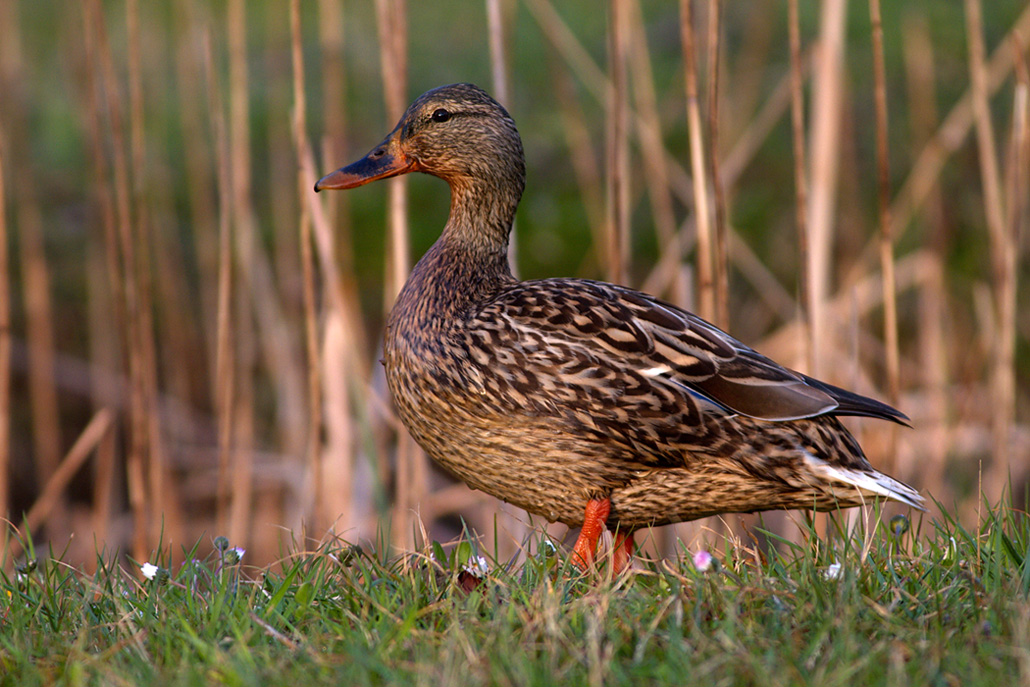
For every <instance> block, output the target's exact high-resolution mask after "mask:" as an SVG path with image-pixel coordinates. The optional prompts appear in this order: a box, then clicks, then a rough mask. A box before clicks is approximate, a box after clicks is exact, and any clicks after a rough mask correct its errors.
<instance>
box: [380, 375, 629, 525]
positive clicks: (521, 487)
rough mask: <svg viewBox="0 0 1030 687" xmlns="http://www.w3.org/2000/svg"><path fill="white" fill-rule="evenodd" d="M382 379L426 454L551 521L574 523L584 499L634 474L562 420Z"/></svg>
mask: <svg viewBox="0 0 1030 687" xmlns="http://www.w3.org/2000/svg"><path fill="white" fill-rule="evenodd" d="M387 380H388V382H389V385H390V391H391V394H392V395H393V400H394V405H395V406H396V408H397V412H398V415H399V416H400V418H401V421H402V422H403V423H404V425H405V426H406V427H407V428H408V431H409V432H410V433H411V435H412V436H413V437H414V438H415V440H416V441H417V442H418V444H419V445H420V446H421V447H422V448H423V449H424V450H425V451H426V453H427V454H428V455H429V456H430V457H431V458H432V459H433V460H434V461H436V462H437V463H438V464H439V465H440V466H441V467H443V468H444V469H445V470H446V471H448V472H449V473H451V474H452V475H454V476H455V477H457V478H458V479H460V480H461V481H463V482H465V483H466V484H468V485H469V486H470V487H472V488H473V489H479V490H481V491H484V492H486V493H487V494H490V495H491V496H495V497H496V498H499V499H501V500H503V501H507V502H508V503H511V504H513V505H515V506H518V507H519V508H523V509H525V510H527V511H529V512H530V513H533V514H534V515H539V516H542V517H544V518H546V519H547V520H549V521H551V522H562V523H565V524H567V525H569V526H578V525H581V524H582V522H583V513H584V509H585V507H586V503H587V501H588V500H589V499H591V498H601V497H604V496H607V495H608V494H609V493H610V492H611V491H612V490H613V489H615V488H618V487H620V486H623V485H626V484H628V483H629V482H631V481H632V480H633V479H634V477H635V476H637V475H638V474H640V472H641V470H639V469H638V468H637V467H636V466H634V465H633V463H632V461H627V460H626V459H625V456H623V457H621V458H616V457H615V456H614V455H612V447H611V446H607V445H605V444H603V443H602V442H600V441H591V440H590V439H589V438H586V437H583V436H580V435H577V434H575V433H573V432H571V431H569V430H567V429H566V428H565V427H563V423H562V421H561V420H560V418H556V417H549V416H539V415H530V414H519V413H517V412H514V411H510V409H509V410H508V411H505V410H504V409H499V408H496V407H494V406H493V405H492V404H491V402H490V399H487V398H484V399H482V400H480V399H477V398H476V397H475V396H473V395H468V394H462V395H461V396H460V398H455V396H454V394H450V393H447V386H446V385H433V384H432V383H431V381H430V380H429V379H427V378H425V377H422V376H420V377H418V378H413V377H411V376H408V375H405V374H404V373H403V371H401V372H397V371H396V370H391V368H390V365H389V360H388V366H387Z"/></svg>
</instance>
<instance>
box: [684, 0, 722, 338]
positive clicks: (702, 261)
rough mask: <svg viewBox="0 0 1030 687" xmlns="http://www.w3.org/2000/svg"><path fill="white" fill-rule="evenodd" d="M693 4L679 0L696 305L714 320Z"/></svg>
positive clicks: (699, 312)
mask: <svg viewBox="0 0 1030 687" xmlns="http://www.w3.org/2000/svg"><path fill="white" fill-rule="evenodd" d="M692 4H693V1H692V0H680V40H681V42H682V48H683V63H684V72H685V83H686V93H687V133H688V135H689V137H690V171H691V178H692V179H693V189H694V198H693V199H694V221H695V223H696V226H697V309H698V314H699V315H701V317H703V318H704V319H706V320H708V321H710V322H711V321H714V320H715V317H716V314H715V282H714V277H713V274H712V266H713V254H714V247H713V237H712V224H711V215H710V212H709V209H708V178H707V177H708V175H707V171H706V165H705V159H706V154H705V144H704V132H703V131H702V130H701V105H700V102H699V98H698V79H697V48H696V47H695V43H696V41H695V38H694V16H693V8H692Z"/></svg>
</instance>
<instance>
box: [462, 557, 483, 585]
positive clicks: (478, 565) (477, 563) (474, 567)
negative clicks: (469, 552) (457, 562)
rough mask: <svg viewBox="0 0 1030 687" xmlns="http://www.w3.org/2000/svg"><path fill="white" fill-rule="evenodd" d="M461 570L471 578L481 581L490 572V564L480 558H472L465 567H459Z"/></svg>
mask: <svg viewBox="0 0 1030 687" xmlns="http://www.w3.org/2000/svg"><path fill="white" fill-rule="evenodd" d="M461 569H462V570H464V571H465V572H467V573H468V574H469V575H472V576H473V577H478V578H480V579H482V578H484V577H486V574H487V573H488V572H490V564H489V563H487V561H486V559H485V558H484V557H482V556H472V557H470V558H469V559H468V562H467V563H465V565H463V566H461Z"/></svg>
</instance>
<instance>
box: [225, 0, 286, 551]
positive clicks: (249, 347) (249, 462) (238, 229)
mask: <svg viewBox="0 0 1030 687" xmlns="http://www.w3.org/2000/svg"><path fill="white" fill-rule="evenodd" d="M244 7H245V5H244V3H243V0H230V1H229V3H228V5H227V7H226V13H227V17H226V29H227V32H228V45H229V121H228V132H227V133H228V136H229V170H230V174H229V182H230V184H231V187H232V191H231V192H232V202H231V203H230V207H231V208H232V213H233V225H234V228H235V231H234V232H233V234H232V235H233V236H234V237H235V239H236V250H237V259H238V260H239V264H240V277H241V278H242V280H243V285H244V287H245V289H244V291H243V292H237V297H236V301H237V311H236V317H235V318H234V319H235V325H236V326H235V331H234V332H233V334H234V336H233V338H234V339H235V340H236V342H237V343H236V346H237V349H238V350H237V351H236V352H235V354H234V357H235V363H236V367H237V371H236V373H235V374H236V375H237V376H238V381H237V386H236V388H235V390H234V394H235V398H234V399H233V406H232V413H231V415H230V417H231V421H232V423H233V428H232V430H231V437H232V440H231V444H230V450H229V456H228V459H229V474H228V475H225V477H226V479H227V480H228V482H231V484H232V488H231V489H230V493H231V496H230V498H229V502H228V503H225V502H223V503H222V504H221V506H222V508H221V509H220V512H219V517H218V521H219V523H220V527H221V531H222V532H225V531H226V529H225V528H226V526H228V529H227V531H228V535H229V540H230V541H232V542H233V544H234V545H238V546H244V547H245V546H247V544H248V539H249V531H248V530H249V525H250V521H251V519H252V518H251V515H250V511H251V507H252V499H253V484H252V482H253V472H254V467H253V463H254V452H253V447H254V435H253V422H254V419H253V415H254V397H253V396H254V392H253V387H254V384H253V375H254V371H255V370H254V362H255V361H254V352H253V348H254V347H253V342H254V336H253V332H254V319H253V316H254V314H256V312H255V311H257V310H262V311H263V312H264V313H265V315H264V316H263V317H261V316H260V315H259V317H261V320H262V322H263V323H264V324H266V325H268V326H271V327H273V328H274V329H272V332H275V331H276V330H280V329H281V328H282V327H283V325H284V322H283V320H284V318H283V316H282V315H281V314H280V313H279V312H278V309H277V308H276V307H275V304H276V302H277V295H276V292H275V289H274V287H273V286H271V285H270V283H269V282H271V279H270V278H268V277H266V278H264V279H262V278H260V277H257V278H255V277H256V275H255V272H260V271H269V272H270V270H269V269H268V268H267V267H264V269H263V270H262V267H261V266H260V263H265V264H267V258H265V259H262V258H263V253H264V251H263V249H262V248H261V246H260V242H259V241H258V239H257V237H256V234H257V220H256V218H255V217H254V209H253V204H252V201H251V197H252V183H251V173H250V168H251V158H250V102H249V82H250V79H249V74H248V69H247V17H246V12H245V11H244ZM258 283H260V284H261V286H258ZM247 289H252V290H253V292H252V293H247V292H246V291H247ZM258 292H261V296H262V297H261V299H260V300H258V299H256V298H254V296H255V295H257V293H258ZM268 334H271V332H266V335H268ZM267 338H268V342H269V343H270V344H272V345H273V346H275V348H276V354H275V357H276V358H277V359H278V354H280V353H285V354H286V356H287V358H286V359H284V360H278V364H277V365H272V366H270V370H271V371H272V375H271V377H272V379H273V380H274V382H275V383H276V384H277V386H279V388H278V389H277V391H278V394H279V404H280V407H281V406H282V404H287V403H291V402H294V401H295V397H294V396H293V395H292V394H290V393H289V388H288V387H287V388H283V385H284V383H285V384H288V382H287V380H285V379H280V378H279V377H278V376H277V375H276V374H275V370H276V369H277V367H279V366H286V365H288V364H289V363H290V362H291V361H290V360H289V357H288V356H289V355H290V352H291V351H290V349H291V348H292V347H291V346H290V345H289V343H288V342H285V341H284V340H283V337H282V336H281V335H280V336H276V335H275V334H271V335H270V336H267ZM284 429H288V427H285V428H284ZM220 488H221V487H220ZM225 488H228V484H227V485H226V487H225ZM224 496H225V494H224V493H223V497H224ZM226 506H228V509H229V510H228V511H226V510H225V508H226Z"/></svg>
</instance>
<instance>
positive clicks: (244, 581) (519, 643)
mask: <svg viewBox="0 0 1030 687" xmlns="http://www.w3.org/2000/svg"><path fill="white" fill-rule="evenodd" d="M877 515H878V514H875V513H874V514H873V517H872V518H871V519H870V520H869V522H870V523H873V524H871V525H869V526H868V528H867V525H865V524H864V522H865V521H864V520H862V519H857V524H856V526H855V528H854V530H853V531H852V533H851V534H850V535H848V534H847V533H846V532H845V530H844V527H843V525H841V524H840V523H841V522H842V520H841V519H839V518H835V519H834V520H833V523H835V525H836V526H835V527H833V528H831V532H830V534H829V535H828V536H826V537H819V536H818V535H817V534H816V532H815V530H814V529H813V528H810V527H809V528H808V529H806V530H805V532H804V535H805V536H804V537H803V538H802V541H801V542H800V543H791V542H789V541H787V540H782V539H775V538H774V539H775V541H774V544H775V545H773V546H767V547H763V548H762V550H759V549H758V548H755V547H753V546H746V545H742V544H740V543H732V542H730V541H728V540H726V541H725V542H724V549H723V550H722V551H713V552H712V553H713V555H714V556H715V561H714V563H713V565H712V567H711V568H709V570H708V571H706V572H701V571H699V570H698V569H696V568H695V566H694V563H693V557H692V555H691V553H692V552H688V551H685V550H684V551H682V555H681V556H679V557H677V558H675V559H664V560H657V561H653V560H647V561H640V565H639V566H638V570H637V572H636V573H634V574H632V575H629V576H622V577H619V578H616V579H614V580H612V579H609V578H608V577H606V576H605V574H604V573H605V569H604V567H602V569H601V571H600V572H597V571H595V572H593V573H591V574H590V575H587V576H584V575H580V574H578V573H577V572H576V571H575V570H574V569H572V568H570V567H569V566H568V564H567V562H566V560H567V559H566V558H565V556H563V555H560V554H559V553H558V552H557V550H556V549H555V548H554V547H553V546H552V545H551V544H550V542H549V541H548V540H546V539H545V538H543V535H541V534H539V533H535V534H532V535H530V538H529V539H528V540H527V541H526V542H523V550H524V551H526V552H528V554H527V555H526V556H525V557H524V558H522V559H519V561H518V562H517V564H514V563H506V562H505V561H496V560H489V567H490V572H489V573H487V574H486V577H485V578H484V579H483V580H482V582H481V583H479V584H478V586H476V585H474V584H469V583H470V582H474V581H476V578H474V577H473V576H471V575H470V574H469V573H468V572H462V570H463V565H462V564H463V562H467V561H468V559H469V558H470V557H473V556H478V555H481V554H484V553H485V552H482V551H478V550H477V543H476V539H475V538H473V537H468V536H466V537H464V538H463V539H462V540H461V541H459V542H457V543H456V544H452V545H451V546H447V547H444V546H442V545H440V544H439V543H436V542H433V543H432V544H431V545H429V546H427V547H426V548H425V550H424V551H422V552H419V553H415V554H411V555H406V556H401V557H388V556H386V555H384V554H383V551H385V550H387V547H385V545H384V546H382V547H376V548H375V549H374V550H364V549H362V548H360V547H356V546H352V545H349V544H347V543H346V542H342V541H331V542H328V543H324V544H322V545H321V546H319V547H317V548H315V549H314V550H304V549H302V548H300V547H298V546H297V545H296V544H294V545H292V547H291V549H290V551H289V552H287V553H286V554H285V555H284V556H283V558H282V559H281V560H280V561H279V562H278V563H277V564H274V565H272V566H270V567H268V568H263V569H253V568H250V567H248V566H247V565H245V564H244V562H243V561H237V560H236V559H235V558H234V552H233V550H232V549H228V548H227V547H228V542H227V541H226V540H224V539H223V540H222V541H220V542H216V549H215V553H214V554H212V556H210V557H208V558H207V559H203V560H197V559H195V558H194V556H195V553H196V548H195V549H194V550H193V551H182V552H180V553H179V554H178V555H177V556H175V557H174V558H173V557H171V556H169V555H167V554H164V555H162V556H161V557H160V560H158V561H154V562H155V563H157V564H158V565H159V566H161V570H159V571H158V573H157V574H156V575H154V579H153V580H146V579H144V578H143V577H142V575H141V574H140V569H139V568H138V567H135V566H132V565H130V566H128V567H124V566H121V565H119V564H117V563H116V561H117V560H118V557H117V556H116V555H114V554H113V553H110V552H108V553H98V555H97V560H96V572H94V573H92V574H87V573H86V572H84V571H83V570H81V569H76V568H74V567H70V566H68V565H66V564H64V563H63V562H62V560H61V556H60V555H54V553H53V552H51V553H50V554H49V555H45V556H43V555H40V556H38V557H33V555H32V554H31V551H32V547H31V542H25V545H26V550H27V551H29V552H30V554H29V555H28V557H27V558H26V559H25V561H31V563H28V562H23V563H21V564H20V565H19V566H18V568H17V570H18V572H17V573H16V576H15V577H14V578H10V577H8V576H6V575H5V576H4V577H3V578H2V587H3V591H2V593H0V594H2V615H0V668H2V673H3V674H2V676H0V685H25V686H28V685H51V684H55V685H94V684H96V685H100V684H102V685H118V684H148V685H165V684H167V685H190V684H233V685H250V684H254V685H258V684H260V685H298V684H304V685H307V684H348V685H364V684H371V685H380V684H433V685H439V684H444V685H447V684H512V685H527V684H548V685H551V684H593V685H599V684H646V683H642V682H641V681H642V680H647V681H648V683H651V682H663V683H669V684H682V683H683V680H684V679H686V678H688V677H689V679H690V681H691V683H693V684H714V685H723V684H725V685H746V684H770V685H781V684H782V685H791V684H819V685H850V684H861V685H870V684H920V685H959V684H961V685H964V686H969V685H979V684H984V685H1000V684H1018V683H1019V682H1020V681H1022V684H1028V681H1030V598H1028V594H1030V519H1028V518H1027V516H1026V515H1025V514H1024V513H1021V512H1017V511H1013V510H1009V509H1006V508H996V509H990V508H986V509H985V515H984V516H983V518H982V520H981V525H980V526H979V528H978V529H976V530H972V531H971V530H967V529H965V528H963V527H962V526H961V525H960V524H958V523H957V522H956V521H955V520H953V519H950V518H947V517H945V519H944V520H934V521H932V522H931V521H929V520H928V519H922V520H919V521H917V522H916V523H915V526H914V527H913V528H911V529H910V528H909V523H908V520H907V519H904V518H903V517H902V516H896V517H895V518H893V519H892V520H891V521H890V522H889V523H885V522H880V520H879V519H878V518H877V517H876V516H877ZM382 541H384V542H385V541H388V538H387V537H385V536H384V537H382ZM219 545H221V547H222V548H221V553H219V548H217V547H218V546H219ZM486 555H487V558H488V559H489V555H488V554H486ZM244 558H245V556H244ZM467 587H473V589H472V591H470V592H466V591H465V588H467Z"/></svg>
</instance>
